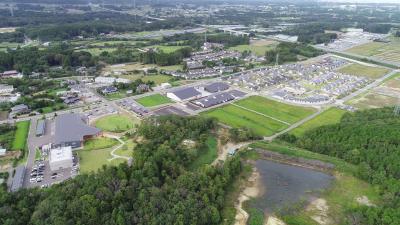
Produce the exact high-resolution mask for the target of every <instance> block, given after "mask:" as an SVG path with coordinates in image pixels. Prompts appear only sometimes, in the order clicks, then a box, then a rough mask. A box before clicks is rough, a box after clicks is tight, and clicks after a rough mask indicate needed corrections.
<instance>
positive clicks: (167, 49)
mask: <svg viewBox="0 0 400 225" xmlns="http://www.w3.org/2000/svg"><path fill="white" fill-rule="evenodd" d="M185 47H189V46H166V45H154V46H150V48H157V49H158V50H160V51H163V52H165V53H172V52H175V51H177V50H179V49H181V48H185Z"/></svg>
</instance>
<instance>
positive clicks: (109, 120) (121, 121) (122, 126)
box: [95, 115, 138, 133]
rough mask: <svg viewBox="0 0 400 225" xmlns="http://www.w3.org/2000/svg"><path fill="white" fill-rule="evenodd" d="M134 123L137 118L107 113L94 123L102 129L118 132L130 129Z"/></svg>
mask: <svg viewBox="0 0 400 225" xmlns="http://www.w3.org/2000/svg"><path fill="white" fill-rule="evenodd" d="M136 123H138V121H137V120H134V119H133V118H131V117H129V116H127V115H109V116H105V117H102V118H100V119H98V120H97V121H96V123H95V125H96V127H97V128H99V129H101V130H103V131H109V132H115V133H120V132H125V131H127V130H130V129H132V128H133V126H134V125H135V124H136Z"/></svg>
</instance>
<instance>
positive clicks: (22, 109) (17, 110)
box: [10, 104, 30, 115]
mask: <svg viewBox="0 0 400 225" xmlns="http://www.w3.org/2000/svg"><path fill="white" fill-rule="evenodd" d="M29 112H30V110H29V107H28V106H27V105H25V104H20V105H16V106H14V107H12V108H11V113H10V115H16V114H24V113H29Z"/></svg>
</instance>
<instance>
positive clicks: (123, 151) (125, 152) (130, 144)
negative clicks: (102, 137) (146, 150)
mask: <svg viewBox="0 0 400 225" xmlns="http://www.w3.org/2000/svg"><path fill="white" fill-rule="evenodd" d="M135 145H136V143H135V142H134V141H133V140H132V139H128V140H125V145H124V146H122V147H121V148H119V149H118V150H116V151H115V152H114V153H115V154H117V155H120V156H126V157H132V154H133V149H134V148H135Z"/></svg>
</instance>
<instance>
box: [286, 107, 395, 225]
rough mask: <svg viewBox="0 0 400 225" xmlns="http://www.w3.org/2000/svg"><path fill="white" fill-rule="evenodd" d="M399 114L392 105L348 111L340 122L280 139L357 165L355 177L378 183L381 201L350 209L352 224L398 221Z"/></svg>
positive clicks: (376, 224)
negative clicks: (373, 205)
mask: <svg viewBox="0 0 400 225" xmlns="http://www.w3.org/2000/svg"><path fill="white" fill-rule="evenodd" d="M399 126H400V116H399V115H395V114H394V113H393V108H390V107H387V108H381V109H371V110H365V111H357V112H356V113H354V114H350V113H347V114H345V115H344V116H343V118H342V119H341V122H340V123H338V124H335V125H328V126H322V127H319V128H316V129H314V130H311V131H308V132H306V133H305V134H304V136H302V137H300V138H297V137H294V136H291V135H284V136H282V137H281V139H283V140H285V141H289V142H292V143H294V144H295V145H297V146H299V147H301V148H304V149H308V150H310V151H313V152H317V153H321V154H326V155H330V156H334V157H338V158H341V159H344V160H346V161H347V162H350V163H353V164H355V165H357V166H358V172H357V174H355V175H357V176H358V177H360V178H362V179H364V180H366V181H368V182H369V183H371V184H374V185H378V186H379V188H380V193H381V195H382V198H383V201H382V202H381V204H380V205H379V206H377V207H367V206H364V207H361V208H360V207H359V208H355V209H354V210H353V211H352V212H349V213H350V215H349V218H348V219H349V220H350V221H351V224H370V225H380V224H382V225H384V224H385V225H386V224H387V225H389V224H390V225H395V224H400V129H399Z"/></svg>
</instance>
